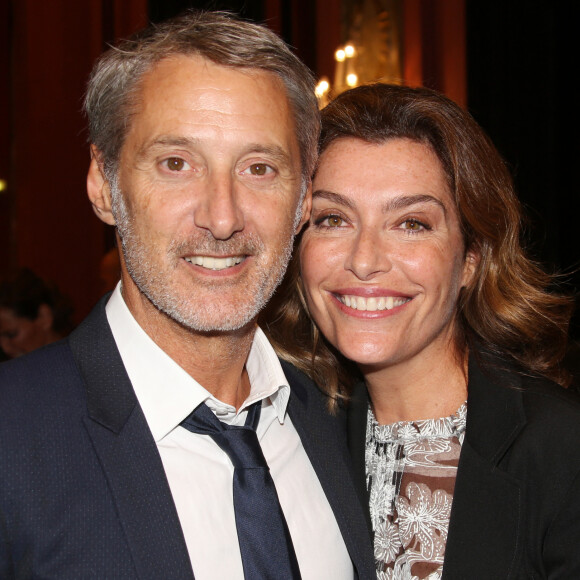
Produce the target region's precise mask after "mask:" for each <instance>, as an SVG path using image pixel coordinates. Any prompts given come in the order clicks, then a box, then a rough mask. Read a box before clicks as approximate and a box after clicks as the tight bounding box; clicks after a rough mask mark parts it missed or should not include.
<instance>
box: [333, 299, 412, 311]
mask: <svg viewBox="0 0 580 580" xmlns="http://www.w3.org/2000/svg"><path fill="white" fill-rule="evenodd" d="M339 299H340V301H341V302H342V303H343V304H344V305H345V306H348V307H349V308H353V309H354V310H366V311H367V312H375V311H376V310H392V309H393V308H395V307H396V306H401V305H402V304H405V302H409V300H410V298H403V297H400V298H399V297H395V296H378V297H375V296H371V297H370V298H364V297H362V296H339Z"/></svg>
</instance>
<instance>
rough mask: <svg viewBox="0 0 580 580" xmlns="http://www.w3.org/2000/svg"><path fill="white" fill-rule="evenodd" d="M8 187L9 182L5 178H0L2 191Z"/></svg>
mask: <svg viewBox="0 0 580 580" xmlns="http://www.w3.org/2000/svg"><path fill="white" fill-rule="evenodd" d="M7 189H8V182H7V181H6V180H5V179H0V192H2V191H6V190H7Z"/></svg>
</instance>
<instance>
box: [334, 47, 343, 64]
mask: <svg viewBox="0 0 580 580" xmlns="http://www.w3.org/2000/svg"><path fill="white" fill-rule="evenodd" d="M334 58H335V59H336V60H337V61H338V62H344V59H345V58H346V53H345V52H344V50H343V49H342V48H339V49H338V50H337V51H336V52H335V53H334Z"/></svg>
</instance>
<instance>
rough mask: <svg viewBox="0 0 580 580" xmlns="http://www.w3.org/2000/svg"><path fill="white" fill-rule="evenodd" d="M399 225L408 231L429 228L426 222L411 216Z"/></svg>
mask: <svg viewBox="0 0 580 580" xmlns="http://www.w3.org/2000/svg"><path fill="white" fill-rule="evenodd" d="M401 225H402V226H403V229H404V230H407V231H409V232H420V231H422V230H428V229H430V228H429V227H428V226H427V225H426V224H424V223H422V222H420V221H419V220H416V219H412V218H411V219H408V220H405V221H404V222H403V223H402V224H401Z"/></svg>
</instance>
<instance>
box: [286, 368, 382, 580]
mask: <svg viewBox="0 0 580 580" xmlns="http://www.w3.org/2000/svg"><path fill="white" fill-rule="evenodd" d="M282 367H283V369H284V373H285V375H286V377H287V379H288V382H289V383H290V387H291V389H292V396H291V397H290V401H289V403H288V413H289V415H290V417H291V419H292V423H293V425H294V427H295V428H296V431H297V432H298V434H299V436H300V439H301V440H302V444H303V446H304V449H305V451H306V453H307V455H308V458H309V459H310V462H311V463H312V466H313V467H314V470H315V471H316V474H317V476H318V479H319V480H320V484H321V485H322V488H323V490H324V492H325V494H326V497H327V498H328V501H329V503H330V506H331V508H332V510H333V512H334V515H335V517H336V520H337V522H338V525H339V527H340V530H341V532H342V535H343V539H344V542H345V544H346V547H347V550H348V552H349V554H350V556H351V559H352V561H353V563H354V566H355V568H356V570H357V573H358V577H359V578H361V579H362V578H368V579H371V578H375V571H374V567H373V549H372V542H371V539H370V535H369V534H368V531H367V526H366V521H365V516H364V510H363V508H362V506H361V504H360V503H359V502H357V501H353V498H355V497H356V493H357V492H356V489H355V486H354V482H353V479H352V473H351V467H350V459H349V457H348V454H347V452H346V437H345V426H344V420H343V418H342V417H336V418H335V417H331V416H330V415H329V414H328V412H327V410H326V407H325V397H324V395H322V393H320V391H318V389H317V388H316V386H315V385H314V384H313V383H312V382H310V381H309V379H307V378H306V377H305V376H304V375H303V374H302V373H300V372H299V371H297V370H296V369H295V368H294V367H293V366H291V365H289V364H287V363H285V362H284V361H282Z"/></svg>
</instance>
